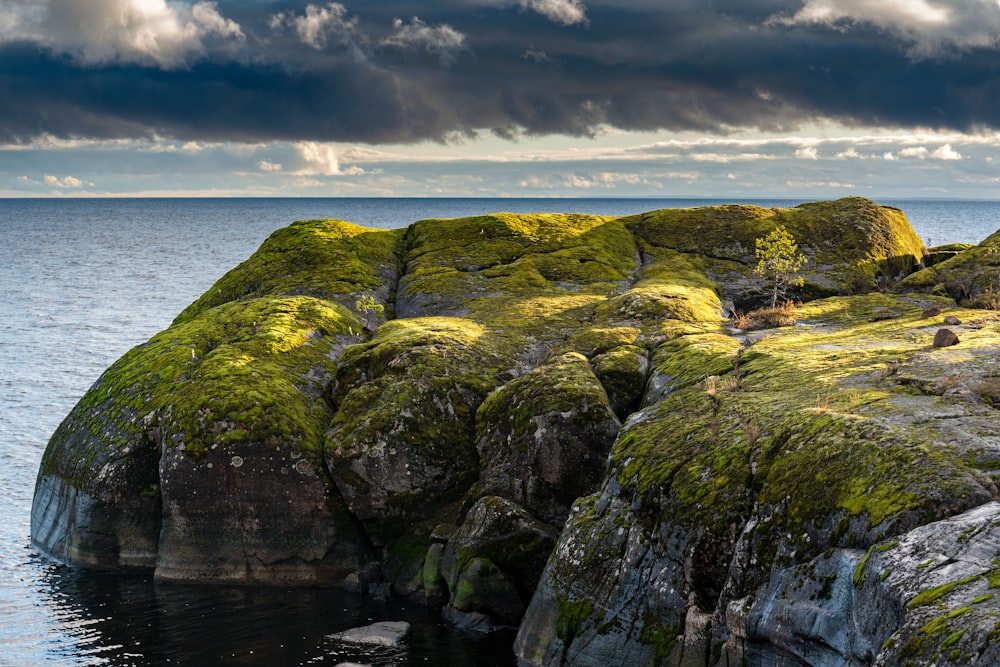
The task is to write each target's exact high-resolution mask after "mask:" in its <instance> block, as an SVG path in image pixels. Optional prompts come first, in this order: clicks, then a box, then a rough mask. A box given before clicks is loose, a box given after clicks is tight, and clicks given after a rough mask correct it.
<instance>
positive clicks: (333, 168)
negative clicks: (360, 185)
mask: <svg viewBox="0 0 1000 667" xmlns="http://www.w3.org/2000/svg"><path fill="white" fill-rule="evenodd" d="M293 148H294V149H295V153H296V154H297V157H298V158H299V160H301V162H302V166H301V167H300V168H298V169H293V170H291V173H293V174H295V175H296V176H359V175H361V174H364V173H367V172H366V171H365V170H364V169H363V168H361V167H357V166H351V167H346V168H345V167H343V166H342V165H341V154H340V152H339V150H338V148H337V146H336V145H334V144H326V143H321V142H318V141H300V142H299V143H297V144H293ZM265 162H266V161H264V162H261V169H264V166H263V165H264V163H265ZM268 164H270V163H268ZM275 166H277V169H268V170H267V171H278V170H279V169H282V166H281V165H275Z"/></svg>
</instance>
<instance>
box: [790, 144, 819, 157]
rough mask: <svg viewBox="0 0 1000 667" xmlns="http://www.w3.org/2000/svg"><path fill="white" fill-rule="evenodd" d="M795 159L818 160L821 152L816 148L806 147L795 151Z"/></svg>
mask: <svg viewBox="0 0 1000 667" xmlns="http://www.w3.org/2000/svg"><path fill="white" fill-rule="evenodd" d="M795 157H797V158H799V159H800V160H818V159H819V152H818V151H817V150H816V147H815V146H806V147H804V148H800V149H798V150H797V151H795Z"/></svg>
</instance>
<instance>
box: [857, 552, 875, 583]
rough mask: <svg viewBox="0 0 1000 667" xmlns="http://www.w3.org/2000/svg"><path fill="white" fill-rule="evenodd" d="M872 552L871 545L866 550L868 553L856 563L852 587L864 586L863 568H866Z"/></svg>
mask: <svg viewBox="0 0 1000 667" xmlns="http://www.w3.org/2000/svg"><path fill="white" fill-rule="evenodd" d="M874 550H875V546H874V545H872V546H871V547H870V548H869V549H868V553H866V554H865V557H864V558H862V559H861V562H860V563H858V566H857V567H855V568H854V585H855V587H857V588H861V587H862V586H864V584H865V568H866V567H868V559H869V558H871V557H872V552H873V551H874Z"/></svg>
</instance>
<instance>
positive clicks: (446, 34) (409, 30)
mask: <svg viewBox="0 0 1000 667" xmlns="http://www.w3.org/2000/svg"><path fill="white" fill-rule="evenodd" d="M392 29H393V33H392V34H391V35H389V36H388V37H386V38H385V39H384V40H382V44H383V45H387V46H396V47H400V48H404V49H420V50H424V51H429V52H431V53H436V54H438V56H440V58H441V60H442V61H444V62H448V61H450V60H451V59H452V58H453V57H454V54H455V52H457V51H460V50H461V49H463V48H464V46H465V35H463V34H462V33H461V32H459V31H457V30H455V29H454V28H452V27H451V26H450V25H448V24H446V23H442V24H441V25H436V26H429V25H427V24H426V23H424V22H423V21H421V20H420V19H419V18H418V17H416V16H414V17H413V18H412V19H411V20H410V22H409V23H403V21H402V20H401V19H395V20H394V21H393V22H392Z"/></svg>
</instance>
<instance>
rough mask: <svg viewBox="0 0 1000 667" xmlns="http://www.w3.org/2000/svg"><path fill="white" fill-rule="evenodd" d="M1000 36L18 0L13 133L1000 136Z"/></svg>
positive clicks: (922, 22) (984, 9)
mask: <svg viewBox="0 0 1000 667" xmlns="http://www.w3.org/2000/svg"><path fill="white" fill-rule="evenodd" d="M373 5H374V6H373ZM88 12H90V13H91V15H92V17H93V18H94V19H95V20H92V21H86V22H81V17H82V16H85V15H87V13H88ZM116 12H117V13H116ZM107 16H115V17H119V18H120V20H119V19H116V20H114V21H111V20H105V21H100V20H96V19H97V18H99V17H104V18H107ZM83 25H86V26H87V28H86V29H81V26H83ZM998 31H1000V9H998V7H997V6H996V3H985V2H982V1H981V0H953V1H951V2H944V1H938V0H912V1H911V2H907V3H902V2H886V1H885V0H838V1H837V2H834V1H833V0H805V1H802V0H800V1H794V0H749V1H738V0H717V1H716V2H714V3H705V2H694V1H693V0H692V1H687V0H680V1H678V2H671V3H663V2H653V1H652V0H649V1H643V0H631V1H623V2H616V3H611V2H609V1H602V2H597V1H594V0H464V1H460V0H450V1H446V2H438V3H434V4H433V5H430V6H428V5H427V3H422V4H421V3H413V2H402V1H400V2H379V3H357V4H352V3H351V2H350V1H349V0H348V1H346V2H343V3H330V2H315V3H308V2H301V3H290V2H278V1H273V2H264V1H257V2H235V1H229V2H217V3H212V2H189V3H188V4H186V5H181V4H179V3H173V4H170V5H167V4H166V2H164V0H87V1H86V2H84V1H83V0H48V1H47V2H45V3H38V2H37V0H32V1H31V2H28V1H27V0H9V2H8V3H7V4H6V5H3V6H0V141H4V142H25V141H30V140H31V139H33V138H36V137H39V136H43V135H52V136H57V137H93V138H116V137H122V138H126V137H150V136H159V137H172V138H178V139H182V140H184V139H201V140H234V141H242V142H257V141H271V140H320V141H361V142H373V143H385V142H408V141H418V140H421V139H434V140H447V139H449V138H451V137H454V136H461V135H470V134H473V133H476V132H480V131H493V132H496V133H498V134H500V135H502V136H511V137H516V136H518V135H519V134H521V133H529V134H545V133H560V134H570V135H584V134H587V133H589V132H592V131H593V130H594V129H595V128H596V127H599V126H600V125H601V124H610V125H613V126H616V127H619V128H623V129H635V130H654V129H673V130H690V129H694V130H701V131H715V132H725V131H727V130H734V129H746V128H757V129H768V130H781V129H790V128H793V127H795V126H797V125H800V124H802V123H807V122H810V121H813V120H818V119H832V120H836V121H839V122H842V123H845V124H848V125H852V124H856V125H887V126H904V127H929V128H950V129H958V130H970V129H979V128H984V127H992V128H996V127H998V126H1000V83H998V81H1000V77H998V76H997V74H998V73H1000V50H998V47H997V44H996V42H995V40H994V38H993V37H992V35H994V34H997V33H998Z"/></svg>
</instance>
